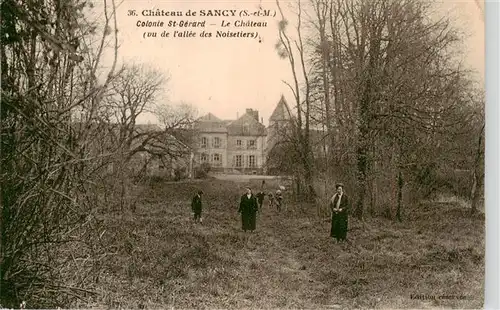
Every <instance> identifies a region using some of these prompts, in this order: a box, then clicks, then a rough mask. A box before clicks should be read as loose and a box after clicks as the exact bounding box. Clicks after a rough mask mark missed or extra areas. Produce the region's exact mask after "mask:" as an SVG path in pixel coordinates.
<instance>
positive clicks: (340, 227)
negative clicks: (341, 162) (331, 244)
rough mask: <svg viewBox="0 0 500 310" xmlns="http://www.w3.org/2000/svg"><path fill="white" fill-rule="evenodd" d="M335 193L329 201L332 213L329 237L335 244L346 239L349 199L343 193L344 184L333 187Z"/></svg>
mask: <svg viewBox="0 0 500 310" xmlns="http://www.w3.org/2000/svg"><path fill="white" fill-rule="evenodd" d="M335 188H336V189H337V193H335V195H333V197H332V199H331V200H330V210H331V211H332V227H331V229H330V237H332V238H335V240H336V241H337V242H344V241H346V239H347V226H348V212H349V198H348V197H347V195H346V194H345V193H344V184H342V183H337V184H336V185H335Z"/></svg>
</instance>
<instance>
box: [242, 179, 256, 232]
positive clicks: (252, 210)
mask: <svg viewBox="0 0 500 310" xmlns="http://www.w3.org/2000/svg"><path fill="white" fill-rule="evenodd" d="M257 211H258V205H257V198H256V197H255V196H254V195H253V194H252V189H250V187H247V188H246V193H245V194H244V195H243V196H241V200H240V207H239V209H238V212H239V213H241V226H242V229H243V231H245V232H246V231H247V230H249V231H251V232H253V231H254V230H255V227H256V218H257Z"/></svg>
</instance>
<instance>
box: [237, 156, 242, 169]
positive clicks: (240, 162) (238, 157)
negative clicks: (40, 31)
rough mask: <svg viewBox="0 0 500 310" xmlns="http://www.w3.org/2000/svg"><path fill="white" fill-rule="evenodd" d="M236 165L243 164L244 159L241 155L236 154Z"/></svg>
mask: <svg viewBox="0 0 500 310" xmlns="http://www.w3.org/2000/svg"><path fill="white" fill-rule="evenodd" d="M235 157H236V167H241V166H242V165H241V164H242V160H241V155H236V156H235Z"/></svg>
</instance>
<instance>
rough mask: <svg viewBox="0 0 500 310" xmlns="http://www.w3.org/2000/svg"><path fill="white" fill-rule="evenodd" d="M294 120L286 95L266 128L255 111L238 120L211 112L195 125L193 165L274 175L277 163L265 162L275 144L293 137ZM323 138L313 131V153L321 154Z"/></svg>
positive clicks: (225, 171) (250, 110) (251, 110)
mask: <svg viewBox="0 0 500 310" xmlns="http://www.w3.org/2000/svg"><path fill="white" fill-rule="evenodd" d="M291 120H292V116H291V111H290V107H289V106H288V104H287V102H286V100H285V98H284V97H283V96H281V99H280V100H279V102H278V104H277V105H276V107H275V109H274V110H273V113H271V116H270V117H269V126H268V127H267V128H266V127H265V126H264V124H263V121H262V119H261V120H260V121H259V112H258V111H256V110H253V109H246V113H245V114H243V115H242V116H241V117H239V118H238V119H236V120H221V119H219V118H218V117H217V116H215V115H213V114H212V113H208V114H206V115H205V116H203V117H200V118H199V119H198V120H196V122H195V126H194V128H195V130H196V132H197V137H198V139H197V143H196V145H195V146H194V165H200V164H202V163H208V164H210V167H211V170H212V171H215V172H224V173H244V174H267V173H268V172H269V173H274V172H272V171H274V170H276V167H275V166H276V163H271V162H269V163H267V162H266V161H267V158H268V156H269V155H270V154H271V150H272V149H273V147H274V146H275V145H276V143H278V142H279V141H283V139H287V136H288V135H290V134H292V133H291V131H290V129H291V128H290V121H291ZM322 136H323V134H322V132H317V131H315V130H311V139H312V141H311V142H312V147H313V151H314V152H316V153H318V155H319V154H320V153H321V146H322V144H321V143H320V142H321V140H322ZM278 160H279V159H278Z"/></svg>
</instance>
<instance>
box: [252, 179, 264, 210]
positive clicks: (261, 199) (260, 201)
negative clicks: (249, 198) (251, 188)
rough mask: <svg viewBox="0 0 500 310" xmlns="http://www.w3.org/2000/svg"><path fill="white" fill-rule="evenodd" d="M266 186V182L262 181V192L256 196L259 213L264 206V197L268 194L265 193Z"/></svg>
mask: <svg viewBox="0 0 500 310" xmlns="http://www.w3.org/2000/svg"><path fill="white" fill-rule="evenodd" d="M265 184H266V181H265V180H262V185H261V186H260V192H258V193H257V195H255V196H256V197H257V203H258V205H259V211H262V206H263V204H264V197H265V196H266V194H265V193H264V185H265Z"/></svg>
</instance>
